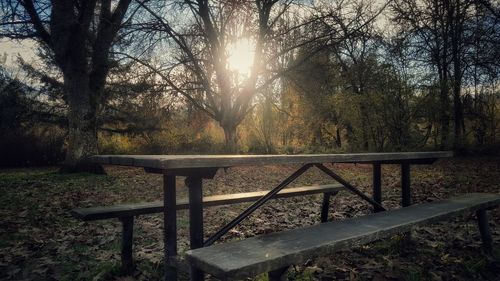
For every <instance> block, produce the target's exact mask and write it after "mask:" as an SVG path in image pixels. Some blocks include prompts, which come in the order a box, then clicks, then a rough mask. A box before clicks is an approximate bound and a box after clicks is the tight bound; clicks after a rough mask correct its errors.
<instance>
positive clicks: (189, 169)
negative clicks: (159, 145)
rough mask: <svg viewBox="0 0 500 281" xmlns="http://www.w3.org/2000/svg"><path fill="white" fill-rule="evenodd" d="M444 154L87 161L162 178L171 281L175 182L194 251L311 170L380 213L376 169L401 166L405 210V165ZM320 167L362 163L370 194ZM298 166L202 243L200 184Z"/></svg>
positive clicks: (195, 273) (199, 275) (197, 276)
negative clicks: (369, 171)
mask: <svg viewBox="0 0 500 281" xmlns="http://www.w3.org/2000/svg"><path fill="white" fill-rule="evenodd" d="M452 155H453V153H452V152H450V151H435V152H395V153H351V154H314V155H311V154H307V155H305V154H302V155H99V156H93V157H91V159H90V161H91V162H93V163H99V164H106V165H122V166H132V167H141V168H144V170H145V171H146V172H148V173H158V174H162V175H163V190H164V193H163V204H164V206H163V213H164V242H165V269H166V274H165V279H166V280H176V279H177V272H176V267H175V261H176V256H177V226H176V219H177V217H176V216H177V214H176V177H178V176H183V177H186V179H185V183H186V186H187V188H188V196H189V201H188V204H189V207H188V208H189V233H190V247H191V249H197V248H201V247H206V246H210V245H212V244H213V243H214V242H215V241H217V240H218V239H219V238H221V237H222V236H223V235H224V234H226V233H227V232H228V231H229V230H231V229H232V228H233V227H235V226H236V225H238V224H239V223H240V222H241V221H243V220H244V219H245V218H246V217H248V216H249V215H250V214H251V213H253V212H254V211H255V210H256V209H258V208H259V207H261V206H262V205H263V204H264V203H266V202H267V201H268V200H269V199H271V198H273V197H274V196H276V195H277V194H278V193H279V192H280V191H281V190H282V189H283V188H285V187H286V186H288V185H289V184H290V183H292V182H293V181H294V180H295V179H297V178H298V177H299V176H300V175H302V174H303V173H304V172H306V171H307V170H309V169H310V168H312V167H316V168H318V169H320V170H321V171H322V172H324V173H325V174H326V175H328V176H330V177H331V178H332V179H334V180H335V181H337V182H338V183H340V184H342V185H343V186H344V187H345V188H346V189H348V190H349V191H351V192H352V193H354V194H356V195H358V196H359V197H360V198H361V199H363V200H365V201H367V202H368V203H370V204H371V205H373V207H374V210H375V211H383V210H385V208H384V207H383V206H382V205H381V202H382V189H381V165H383V164H397V165H401V198H402V206H403V207H406V206H410V205H411V190H410V165H412V164H431V163H433V162H434V161H436V160H437V159H439V158H447V157H452ZM326 163H353V164H354V163H364V164H372V165H373V194H372V196H368V195H366V194H364V193H363V192H361V191H360V190H359V189H357V188H356V187H355V186H353V185H352V184H350V183H349V182H348V181H346V180H345V179H343V178H342V177H341V176H340V175H339V174H337V173H336V172H335V171H333V170H332V169H331V168H329V167H327V166H326V165H324V164H326ZM297 164H301V165H302V166H301V167H300V168H299V169H298V170H297V171H295V172H294V173H292V174H291V175H290V176H289V177H288V178H286V179H284V180H283V181H282V182H281V183H280V184H279V185H277V186H276V187H274V188H273V189H271V190H270V191H269V192H267V193H266V194H264V195H263V196H262V197H261V198H260V199H258V200H257V201H255V202H254V203H253V204H252V205H251V206H250V207H248V209H246V210H245V211H244V212H243V213H241V214H240V215H239V216H237V217H236V218H235V219H233V220H232V221H231V222H230V223H228V224H227V225H226V226H224V227H223V228H221V229H220V230H219V231H218V232H216V233H215V234H213V235H212V236H211V237H210V238H208V239H207V240H204V239H203V236H204V235H203V234H204V233H203V196H202V189H203V186H202V179H212V178H213V177H214V176H215V174H216V172H217V171H218V169H220V168H228V167H235V166H248V165H250V166H264V165H297ZM202 279H203V272H202V271H200V270H199V269H196V268H191V280H202Z"/></svg>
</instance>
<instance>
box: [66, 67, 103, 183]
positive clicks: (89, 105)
mask: <svg viewBox="0 0 500 281" xmlns="http://www.w3.org/2000/svg"><path fill="white" fill-rule="evenodd" d="M64 85H65V91H66V96H67V100H68V140H67V149H66V157H65V160H64V163H63V167H62V168H61V170H60V171H61V172H68V173H71V172H92V173H99V174H102V173H104V169H103V168H102V166H101V165H97V164H91V163H88V162H86V158H87V157H89V156H92V155H96V154H98V146H97V144H98V143H97V117H96V106H95V103H94V102H92V97H93V95H92V94H91V91H90V88H89V76H88V75H87V74H86V73H65V75H64Z"/></svg>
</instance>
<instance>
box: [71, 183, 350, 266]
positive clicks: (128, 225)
mask: <svg viewBox="0 0 500 281" xmlns="http://www.w3.org/2000/svg"><path fill="white" fill-rule="evenodd" d="M344 189H345V187H344V186H343V185H341V184H327V185H312V186H304V187H294V188H286V189H283V190H281V191H280V192H279V193H278V194H276V195H275V196H274V197H273V198H287V197H294V196H305V195H313V194H324V197H323V203H322V206H321V221H326V220H327V217H328V208H329V198H330V196H331V195H334V194H336V193H338V192H339V191H341V190H344ZM268 192H269V191H255V192H244V193H236V194H226V195H214V196H207V197H204V198H203V206H204V207H209V206H221V205H229V204H237V203H244V202H254V201H256V200H258V199H259V198H261V197H262V196H264V195H266V194H267V193H268ZM188 208H189V201H188V200H187V199H180V200H178V201H177V204H176V209H177V210H184V209H188ZM161 212H163V202H162V201H156V202H146V203H135V204H123V205H115V206H106V207H90V208H77V209H73V210H71V215H73V216H74V217H75V218H78V219H80V220H83V221H95V220H103V219H114V218H117V219H119V220H120V221H121V223H122V229H123V231H122V243H121V261H122V273H124V274H128V273H131V272H132V271H133V269H134V260H133V249H132V248H133V231H134V217H136V216H139V215H147V214H154V213H161Z"/></svg>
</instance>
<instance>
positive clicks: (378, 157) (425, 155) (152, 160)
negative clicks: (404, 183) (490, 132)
mask: <svg viewBox="0 0 500 281" xmlns="http://www.w3.org/2000/svg"><path fill="white" fill-rule="evenodd" d="M452 156H453V152H451V151H432V152H390V153H350V154H298V155H96V156H92V157H91V158H90V159H89V160H90V161H91V162H93V163H99V164H111V165H123V166H135V167H143V168H154V169H163V170H174V169H190V168H223V167H232V166H243V165H274V164H302V163H373V162H380V163H384V162H390V163H398V162H404V161H408V162H412V161H414V162H415V163H420V162H422V161H423V160H429V161H430V162H432V161H434V160H436V159H438V158H447V157H452Z"/></svg>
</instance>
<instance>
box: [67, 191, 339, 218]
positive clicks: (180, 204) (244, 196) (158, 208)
mask: <svg viewBox="0 0 500 281" xmlns="http://www.w3.org/2000/svg"><path fill="white" fill-rule="evenodd" d="M340 190H344V187H343V186H342V185H340V184H328V185H313V186H304V187H294V188H286V189H283V190H281V191H280V192H279V193H278V194H277V196H276V198H287V197H294V196H304V195H312V194H318V193H325V192H338V191H340ZM268 192H269V191H267V190H266V191H254V192H244V193H236V194H227V195H214V196H208V197H205V198H203V206H204V207H209V206H220V205H230V204H237V203H245V202H253V201H255V200H257V199H259V198H261V197H262V196H264V195H266V194H267V193H268ZM188 208H189V202H188V200H187V199H181V200H178V201H177V205H176V209H177V210H185V209H188ZM162 211H163V202H161V201H156V202H145V203H136V204H126V205H116V206H109V207H91V208H78V209H73V210H72V211H71V214H72V215H73V216H74V217H76V218H79V219H81V220H84V221H92V220H101V219H110V218H118V217H126V216H138V215H145V214H154V213H160V212H162Z"/></svg>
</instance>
